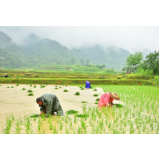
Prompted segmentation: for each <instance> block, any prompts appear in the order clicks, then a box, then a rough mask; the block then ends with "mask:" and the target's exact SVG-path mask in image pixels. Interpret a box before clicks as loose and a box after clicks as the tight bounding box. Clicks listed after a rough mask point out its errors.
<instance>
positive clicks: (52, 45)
mask: <svg viewBox="0 0 160 160" xmlns="http://www.w3.org/2000/svg"><path fill="white" fill-rule="evenodd" d="M129 55H130V52H129V51H127V50H125V49H123V48H118V47H116V46H110V47H107V48H106V47H103V46H101V45H94V46H93V45H92V46H82V47H80V48H71V49H69V48H67V47H65V46H63V45H61V44H60V43H58V42H57V41H54V40H50V39H46V38H40V37H38V36H36V35H35V34H31V35H29V36H28V37H26V39H24V41H23V42H22V43H21V45H17V44H16V43H14V42H13V41H12V39H11V38H10V37H9V36H8V35H7V34H5V33H3V32H1V31H0V57H1V58H0V68H4V69H11V68H13V69H15V68H23V69H24V68H36V69H38V68H40V67H42V66H47V65H48V66H54V65H63V66H67V65H75V64H79V65H83V66H86V65H103V64H104V66H106V68H108V69H110V68H113V69H115V70H121V69H122V68H123V67H124V64H125V63H126V58H127V57H128V56H129Z"/></svg>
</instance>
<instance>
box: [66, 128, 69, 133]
mask: <svg viewBox="0 0 160 160" xmlns="http://www.w3.org/2000/svg"><path fill="white" fill-rule="evenodd" d="M66 134H69V127H68V129H67V126H66Z"/></svg>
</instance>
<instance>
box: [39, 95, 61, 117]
mask: <svg viewBox="0 0 160 160" xmlns="http://www.w3.org/2000/svg"><path fill="white" fill-rule="evenodd" d="M36 102H37V104H39V107H40V111H41V113H40V115H41V114H42V113H44V114H45V113H46V114H45V117H48V116H49V114H53V115H58V114H59V115H61V116H63V115H64V114H63V110H62V107H61V105H60V102H59V100H58V98H57V96H56V95H54V94H49V93H45V94H43V95H42V96H40V97H39V98H37V99H36Z"/></svg>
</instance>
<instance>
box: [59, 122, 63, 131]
mask: <svg viewBox="0 0 160 160" xmlns="http://www.w3.org/2000/svg"><path fill="white" fill-rule="evenodd" d="M59 129H60V130H62V129H63V124H62V122H61V121H60V123H59Z"/></svg>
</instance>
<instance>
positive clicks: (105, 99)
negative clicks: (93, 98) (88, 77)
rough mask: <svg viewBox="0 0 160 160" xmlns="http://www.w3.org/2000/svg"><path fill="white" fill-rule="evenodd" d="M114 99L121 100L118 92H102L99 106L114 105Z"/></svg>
mask: <svg viewBox="0 0 160 160" xmlns="http://www.w3.org/2000/svg"><path fill="white" fill-rule="evenodd" d="M114 99H115V100H120V98H119V96H118V95H117V93H113V92H107V93H104V94H102V95H101V97H100V99H99V103H98V108H101V107H103V106H106V107H107V106H109V107H112V106H113V100H114Z"/></svg>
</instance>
